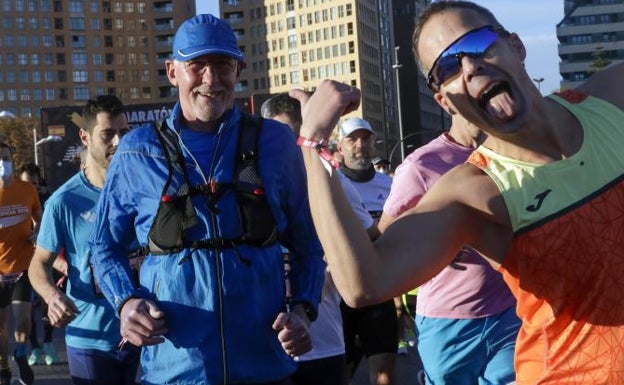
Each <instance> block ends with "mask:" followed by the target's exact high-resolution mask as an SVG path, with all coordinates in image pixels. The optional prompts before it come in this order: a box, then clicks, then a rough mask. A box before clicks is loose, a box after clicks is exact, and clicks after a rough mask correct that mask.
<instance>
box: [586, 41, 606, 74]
mask: <svg viewBox="0 0 624 385" xmlns="http://www.w3.org/2000/svg"><path fill="white" fill-rule="evenodd" d="M605 56H606V52H605V51H604V47H603V46H598V47H596V51H595V52H592V58H593V60H592V62H591V63H590V64H589V66H590V67H591V70H590V71H589V72H590V76H591V75H593V74H594V73H596V72H598V71H600V70H601V69H603V68H605V67H606V66H608V65H609V64H611V60H609V59H607V58H606V57H605Z"/></svg>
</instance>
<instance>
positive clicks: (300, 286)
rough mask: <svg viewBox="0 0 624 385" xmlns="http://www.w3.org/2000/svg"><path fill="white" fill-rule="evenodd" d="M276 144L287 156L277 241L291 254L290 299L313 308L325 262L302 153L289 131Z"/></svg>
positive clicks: (319, 295)
mask: <svg viewBox="0 0 624 385" xmlns="http://www.w3.org/2000/svg"><path fill="white" fill-rule="evenodd" d="M284 142H286V143H284ZM279 147H280V148H279V150H278V151H280V152H282V153H285V155H286V157H287V159H286V161H285V162H283V164H282V174H281V175H280V176H281V183H279V185H280V187H281V188H280V190H281V191H280V193H281V194H280V195H281V211H282V212H283V213H284V214H285V217H286V226H285V227H284V228H283V229H280V230H281V232H280V241H281V243H282V244H283V245H284V246H285V247H286V248H287V249H288V250H289V251H290V254H291V258H290V264H291V285H292V303H293V304H296V303H301V302H303V303H306V304H309V305H311V306H312V308H313V309H314V312H316V310H317V307H318V303H319V302H320V300H321V295H322V289H323V280H324V277H325V266H326V265H325V262H324V261H323V249H322V247H321V244H320V242H319V240H318V237H317V235H316V230H315V229H314V224H313V222H312V215H311V213H310V205H309V202H308V190H307V184H306V174H305V168H304V166H303V157H302V154H301V150H300V149H299V147H297V145H296V144H295V138H294V135H292V133H291V132H288V135H285V139H284V141H281V143H279Z"/></svg>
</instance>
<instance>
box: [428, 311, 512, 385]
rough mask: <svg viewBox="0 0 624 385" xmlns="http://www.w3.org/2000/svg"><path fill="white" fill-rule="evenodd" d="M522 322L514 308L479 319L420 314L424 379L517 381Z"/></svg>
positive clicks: (469, 384) (469, 383) (457, 384)
mask: <svg viewBox="0 0 624 385" xmlns="http://www.w3.org/2000/svg"><path fill="white" fill-rule="evenodd" d="M520 324H521V322H520V319H519V318H518V317H517V316H516V312H515V307H511V308H509V309H507V310H506V311H504V312H502V313H499V314H495V315H492V316H489V317H484V318H477V319H449V318H428V317H422V316H419V315H417V316H416V328H417V329H418V337H417V338H418V353H419V354H420V357H421V360H422V363H423V368H424V369H425V382H426V383H427V384H428V385H431V384H435V385H439V384H453V385H464V384H465V385H475V384H482V385H486V384H489V385H491V384H497V385H498V384H508V383H511V382H513V381H515V378H516V375H515V372H514V349H515V345H516V337H517V335H518V329H519V328H520Z"/></svg>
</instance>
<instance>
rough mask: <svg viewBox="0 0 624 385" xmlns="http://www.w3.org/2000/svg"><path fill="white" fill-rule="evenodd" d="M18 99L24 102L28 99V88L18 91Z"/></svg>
mask: <svg viewBox="0 0 624 385" xmlns="http://www.w3.org/2000/svg"><path fill="white" fill-rule="evenodd" d="M20 100H21V101H23V102H25V101H28V100H30V90H26V89H23V88H22V90H21V91H20Z"/></svg>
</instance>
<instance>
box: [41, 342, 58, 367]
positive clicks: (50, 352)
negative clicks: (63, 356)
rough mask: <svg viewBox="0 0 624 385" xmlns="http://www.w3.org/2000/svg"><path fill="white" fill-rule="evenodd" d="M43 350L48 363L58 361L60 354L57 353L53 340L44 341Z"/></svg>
mask: <svg viewBox="0 0 624 385" xmlns="http://www.w3.org/2000/svg"><path fill="white" fill-rule="evenodd" d="M43 351H44V353H45V357H44V359H45V363H46V365H53V364H54V363H56V362H58V356H57V355H56V350H54V344H53V343H52V342H46V343H44V344H43Z"/></svg>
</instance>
